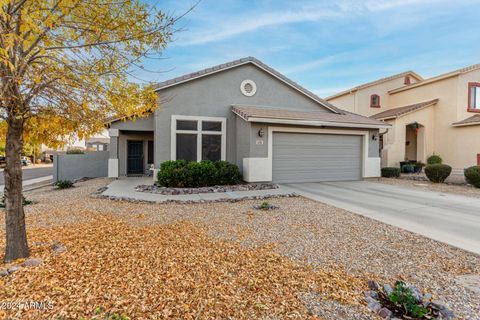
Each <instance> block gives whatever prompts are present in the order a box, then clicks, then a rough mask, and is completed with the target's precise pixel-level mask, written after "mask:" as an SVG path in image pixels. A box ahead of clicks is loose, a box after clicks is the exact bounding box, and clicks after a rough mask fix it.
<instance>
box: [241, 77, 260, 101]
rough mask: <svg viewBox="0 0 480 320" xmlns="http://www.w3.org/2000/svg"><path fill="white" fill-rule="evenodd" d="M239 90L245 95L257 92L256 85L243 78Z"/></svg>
mask: <svg viewBox="0 0 480 320" xmlns="http://www.w3.org/2000/svg"><path fill="white" fill-rule="evenodd" d="M240 90H241V91H242V93H243V94H244V95H245V96H247V97H251V96H253V95H254V94H255V92H257V85H256V84H255V82H253V81H252V80H243V81H242V84H241V85H240Z"/></svg>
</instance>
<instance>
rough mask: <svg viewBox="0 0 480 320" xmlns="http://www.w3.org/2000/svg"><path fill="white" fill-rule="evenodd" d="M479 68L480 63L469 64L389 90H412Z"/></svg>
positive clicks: (391, 91)
mask: <svg viewBox="0 0 480 320" xmlns="http://www.w3.org/2000/svg"><path fill="white" fill-rule="evenodd" d="M477 69H480V63H479V64H474V65H471V66H468V67H465V68H461V69H457V70H454V71H450V72H447V73H443V74H441V75H438V76H435V77H432V78H428V79H425V80H422V81H420V82H417V83H413V84H411V85H408V86H404V87H400V88H397V89H393V90H390V91H388V93H390V94H393V93H397V92H402V91H405V90H410V89H413V88H417V87H420V86H423V85H426V84H429V83H433V82H437V81H440V80H444V79H448V78H451V77H455V76H457V75H459V74H462V73H467V72H470V71H473V70H477Z"/></svg>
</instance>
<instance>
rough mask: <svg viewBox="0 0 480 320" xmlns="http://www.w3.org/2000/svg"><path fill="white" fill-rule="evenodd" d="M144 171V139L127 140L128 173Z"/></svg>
mask: <svg viewBox="0 0 480 320" xmlns="http://www.w3.org/2000/svg"><path fill="white" fill-rule="evenodd" d="M142 173H143V141H128V142H127V174H142Z"/></svg>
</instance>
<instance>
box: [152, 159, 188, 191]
mask: <svg viewBox="0 0 480 320" xmlns="http://www.w3.org/2000/svg"><path fill="white" fill-rule="evenodd" d="M186 166H187V162H186V161H185V160H177V161H165V162H164V163H162V165H161V166H160V171H159V172H158V174H157V181H158V184H159V185H161V186H164V187H177V188H182V187H185V185H184V183H185V177H186V171H187V170H186Z"/></svg>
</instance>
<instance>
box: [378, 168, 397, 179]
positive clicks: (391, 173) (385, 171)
mask: <svg viewBox="0 0 480 320" xmlns="http://www.w3.org/2000/svg"><path fill="white" fill-rule="evenodd" d="M382 177H384V178H398V177H400V168H395V167H385V168H382Z"/></svg>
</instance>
